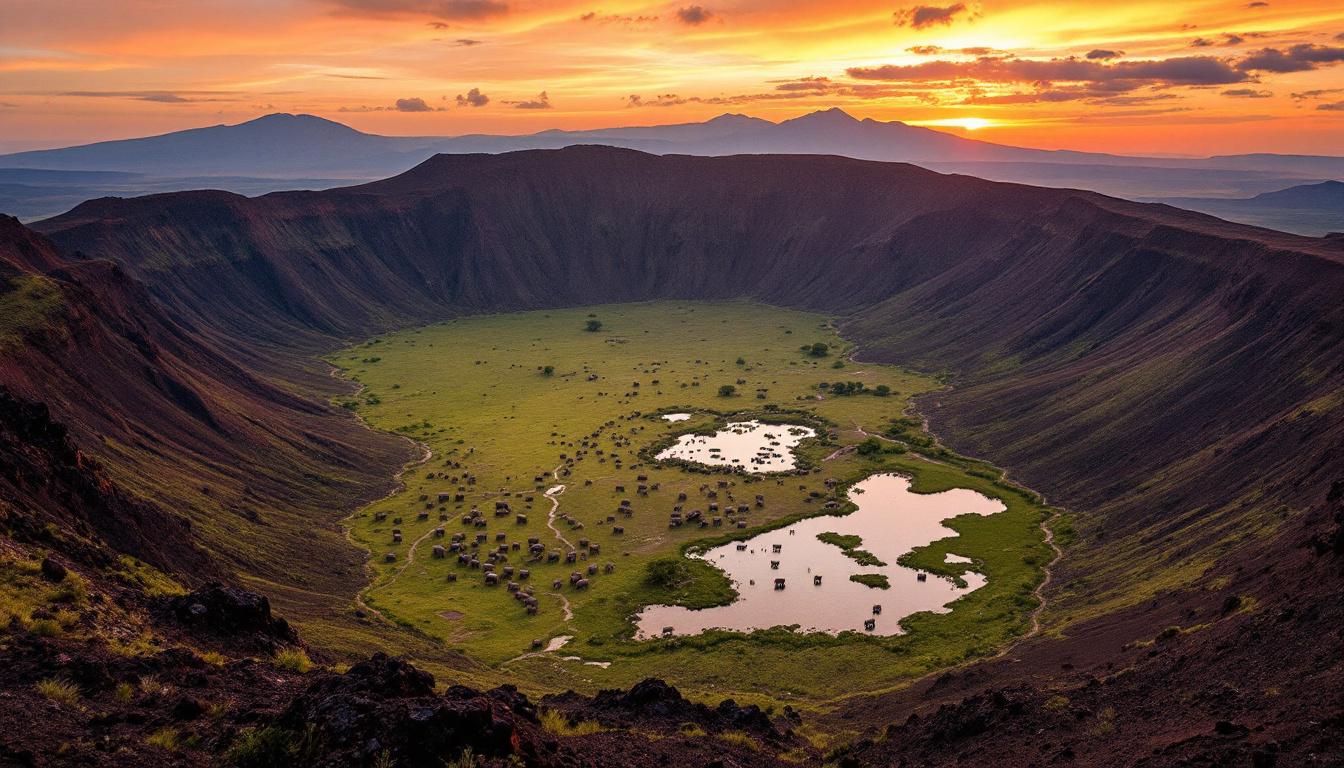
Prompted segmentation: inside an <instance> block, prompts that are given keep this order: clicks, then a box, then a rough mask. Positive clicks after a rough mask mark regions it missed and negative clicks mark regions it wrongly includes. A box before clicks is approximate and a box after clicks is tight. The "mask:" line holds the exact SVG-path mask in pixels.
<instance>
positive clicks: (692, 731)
mask: <svg viewBox="0 0 1344 768" xmlns="http://www.w3.org/2000/svg"><path fill="white" fill-rule="evenodd" d="M677 732H678V733H680V734H681V735H682V736H685V737H686V738H688V739H699V738H703V737H705V736H706V735H707V734H706V733H705V729H704V728H701V727H700V726H698V725H696V724H695V723H682V724H681V726H680V727H678V728H677Z"/></svg>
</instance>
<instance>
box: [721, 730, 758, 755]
mask: <svg viewBox="0 0 1344 768" xmlns="http://www.w3.org/2000/svg"><path fill="white" fill-rule="evenodd" d="M718 738H719V739H720V740H722V741H726V742H728V743H729V744H735V745H737V746H739V747H746V748H747V749H750V750H751V751H753V752H759V751H760V749H761V745H760V744H757V743H756V740H755V739H753V738H751V737H750V736H748V735H747V734H745V733H743V732H741V731H726V732H724V733H720V734H719V736H718Z"/></svg>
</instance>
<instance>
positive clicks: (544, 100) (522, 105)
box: [504, 91, 551, 109]
mask: <svg viewBox="0 0 1344 768" xmlns="http://www.w3.org/2000/svg"><path fill="white" fill-rule="evenodd" d="M504 103H505V104H508V105H509V106H511V107H513V108H514V109H550V108H551V97H550V96H547V95H546V92H545V91H542V92H541V93H539V94H537V98H535V99H532V100H530V101H506V102H504Z"/></svg>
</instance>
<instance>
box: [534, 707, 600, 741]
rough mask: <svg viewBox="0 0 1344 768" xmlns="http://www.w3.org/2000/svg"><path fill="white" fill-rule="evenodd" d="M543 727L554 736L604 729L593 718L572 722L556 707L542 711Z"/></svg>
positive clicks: (579, 734)
mask: <svg viewBox="0 0 1344 768" xmlns="http://www.w3.org/2000/svg"><path fill="white" fill-rule="evenodd" d="M541 727H542V728H544V729H546V732H547V733H549V734H551V735H552V736H587V735H589V734H593V733H599V732H601V731H602V730H604V729H603V728H602V726H601V725H599V724H598V723H597V722H595V721H592V720H580V721H579V722H577V723H574V722H570V720H569V717H567V716H566V715H565V714H564V713H563V712H559V711H557V710H554V709H547V710H543V711H542V713H541Z"/></svg>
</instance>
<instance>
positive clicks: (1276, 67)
mask: <svg viewBox="0 0 1344 768" xmlns="http://www.w3.org/2000/svg"><path fill="white" fill-rule="evenodd" d="M1340 62H1344V48H1335V47H1332V46H1329V45H1314V44H1311V43H1300V44H1298V45H1294V46H1292V47H1290V48H1287V49H1284V50H1280V49H1278V48H1261V49H1260V50H1259V51H1256V52H1255V53H1252V54H1250V55H1249V56H1247V57H1246V58H1244V59H1242V60H1240V61H1239V62H1237V69H1239V70H1241V71H1242V72H1275V73H1283V72H1306V71H1308V70H1312V69H1318V68H1320V67H1327V66H1331V65H1334V64H1339V63H1340Z"/></svg>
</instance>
